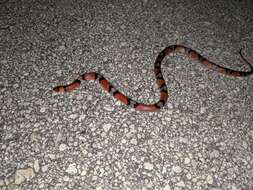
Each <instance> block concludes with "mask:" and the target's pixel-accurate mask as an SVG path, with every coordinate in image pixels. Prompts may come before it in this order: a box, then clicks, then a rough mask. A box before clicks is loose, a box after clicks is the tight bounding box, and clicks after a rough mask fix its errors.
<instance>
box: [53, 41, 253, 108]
mask: <svg viewBox="0 0 253 190" xmlns="http://www.w3.org/2000/svg"><path fill="white" fill-rule="evenodd" d="M241 50H242V49H241ZM241 50H240V51H239V54H240V56H241V58H242V59H243V61H245V62H246V63H247V65H248V66H249V67H250V71H237V70H233V69H230V68H226V67H223V66H220V65H218V64H216V63H214V62H212V61H209V60H208V59H207V58H205V57H203V56H202V55H201V54H200V53H198V52H197V51H195V50H193V49H191V48H189V47H186V46H184V45H178V44H177V45H170V46H168V47H166V48H164V49H163V50H162V51H161V52H160V53H159V55H158V56H157V58H156V60H155V63H154V74H155V79H156V84H157V86H158V89H159V92H160V99H159V100H158V101H157V102H156V103H153V104H144V103H140V102H137V101H135V100H133V99H131V98H130V97H128V96H126V95H125V94H123V93H122V92H120V91H119V90H117V89H116V88H115V87H114V86H113V85H112V84H111V83H110V82H109V81H108V80H107V79H106V78H105V77H104V76H103V75H101V74H99V73H98V72H87V73H84V74H81V75H79V77H78V79H76V80H74V81H73V82H72V83H70V84H67V85H60V86H56V87H54V88H53V89H52V91H53V92H56V93H66V92H71V91H73V90H75V89H77V88H79V87H80V84H81V80H84V81H98V82H99V84H100V85H101V87H102V89H103V90H105V91H106V92H108V93H109V94H111V95H112V96H113V97H114V98H115V99H116V100H118V101H120V102H122V103H123V104H125V105H127V106H130V107H132V108H134V109H136V110H138V111H145V112H155V111H158V110H160V109H161V108H162V107H164V105H165V104H166V102H167V100H168V97H169V93H168V89H167V85H166V82H165V80H164V78H163V74H162V69H161V65H162V61H163V59H164V58H165V57H166V56H169V55H171V54H173V53H181V54H186V55H187V56H188V57H189V58H191V59H192V60H193V61H198V62H199V63H201V64H202V65H204V66H206V67H207V68H209V69H211V70H214V71H216V72H218V73H222V74H225V75H228V76H233V77H246V76H249V75H251V74H253V66H252V64H251V63H250V62H249V61H247V60H246V59H245V58H244V57H243V55H242V53H241Z"/></svg>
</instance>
